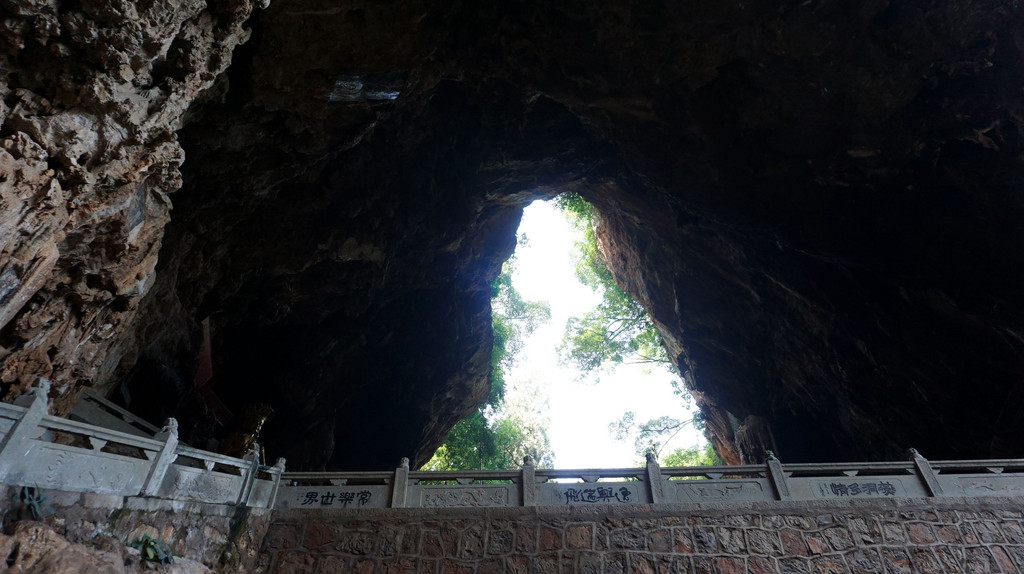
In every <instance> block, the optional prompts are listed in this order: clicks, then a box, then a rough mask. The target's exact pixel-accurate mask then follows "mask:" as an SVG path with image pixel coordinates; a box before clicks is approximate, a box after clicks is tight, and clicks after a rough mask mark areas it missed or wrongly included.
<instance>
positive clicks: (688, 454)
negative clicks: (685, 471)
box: [659, 443, 725, 466]
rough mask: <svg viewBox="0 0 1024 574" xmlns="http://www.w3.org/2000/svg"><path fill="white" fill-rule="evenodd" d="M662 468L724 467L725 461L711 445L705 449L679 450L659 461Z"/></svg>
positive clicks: (707, 445)
mask: <svg viewBox="0 0 1024 574" xmlns="http://www.w3.org/2000/svg"><path fill="white" fill-rule="evenodd" d="M659 464H661V466H722V465H724V464H725V461H724V460H722V457H720V456H718V453H717V452H715V447H714V445H712V444H711V443H708V444H706V445H704V448H703V449H701V448H698V447H691V448H677V449H675V450H674V451H672V452H670V453H668V454H666V455H665V457H664V458H662V459H661V460H660V461H659Z"/></svg>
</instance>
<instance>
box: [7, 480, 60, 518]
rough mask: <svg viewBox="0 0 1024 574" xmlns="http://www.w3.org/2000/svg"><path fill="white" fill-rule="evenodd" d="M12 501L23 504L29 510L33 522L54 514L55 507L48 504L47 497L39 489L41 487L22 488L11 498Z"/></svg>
mask: <svg viewBox="0 0 1024 574" xmlns="http://www.w3.org/2000/svg"><path fill="white" fill-rule="evenodd" d="M11 501H12V502H16V503H19V504H21V506H22V507H23V508H25V509H26V510H28V514H29V516H30V517H31V518H32V520H39V519H40V518H42V517H44V516H46V515H48V514H53V507H52V506H50V504H49V503H48V502H46V495H45V494H43V491H42V490H40V489H39V486H38V485H36V486H34V487H33V486H22V487H21V488H19V489H18V490H17V491H15V493H14V494H13V495H12V496H11Z"/></svg>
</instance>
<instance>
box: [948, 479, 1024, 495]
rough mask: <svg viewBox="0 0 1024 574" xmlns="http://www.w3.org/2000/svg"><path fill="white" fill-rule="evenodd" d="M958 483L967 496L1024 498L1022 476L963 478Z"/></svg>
mask: <svg viewBox="0 0 1024 574" xmlns="http://www.w3.org/2000/svg"><path fill="white" fill-rule="evenodd" d="M956 481H957V483H958V484H959V486H960V488H961V489H963V493H964V494H966V495H967V496H1024V477H1022V476H1012V475H1007V476H961V477H957V479H956Z"/></svg>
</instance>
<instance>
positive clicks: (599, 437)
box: [426, 196, 707, 470]
mask: <svg viewBox="0 0 1024 574" xmlns="http://www.w3.org/2000/svg"><path fill="white" fill-rule="evenodd" d="M570 197H571V196H570ZM570 201H572V200H571V199H570ZM576 201H578V202H580V203H578V204H577V206H582V207H583V209H586V210H589V209H590V208H589V205H587V204H585V203H582V200H580V199H578V198H576ZM567 204H568V202H566V201H565V200H564V199H563V200H562V201H559V200H558V199H556V200H552V201H535V202H534V203H532V204H531V205H529V206H527V207H526V209H525V211H524V214H523V219H522V223H521V224H520V227H519V230H518V242H517V246H516V250H515V253H514V254H513V256H512V257H511V258H510V260H509V261H508V262H507V263H506V264H505V268H504V270H503V276H502V277H499V280H498V283H499V284H501V283H502V281H504V282H505V283H504V284H505V285H507V284H508V283H510V284H511V287H512V292H513V293H517V294H518V298H517V299H516V301H517V302H514V303H511V304H510V303H508V302H507V299H506V298H505V297H506V296H507V294H508V293H507V292H506V293H505V294H504V295H502V294H499V295H498V296H497V297H496V299H495V300H494V302H493V305H492V306H493V307H494V309H495V316H496V317H497V319H496V320H495V333H496V337H500V336H501V333H502V332H504V331H505V328H504V327H502V326H501V325H499V323H501V322H502V318H501V317H502V315H503V314H508V315H510V316H512V318H510V319H509V320H508V321H507V323H508V324H511V327H510V328H509V330H510V331H516V330H518V335H519V338H518V340H516V341H515V342H514V343H512V344H510V345H506V348H507V349H508V356H507V357H506V358H505V359H501V360H500V362H499V363H498V364H497V366H496V371H497V372H498V375H497V378H498V379H499V380H501V379H503V381H504V382H503V387H504V400H503V401H502V402H498V403H497V404H498V406H497V408H494V407H485V408H484V409H483V411H482V412H481V413H479V414H477V415H474V416H475V417H476V421H475V423H474V422H473V421H471V420H470V419H466V420H464V421H463V422H461V423H460V426H457V427H456V429H454V430H453V431H452V434H450V435H449V438H448V439H447V440H446V446H443V447H442V449H441V450H439V451H438V454H437V455H435V458H434V459H433V460H432V461H431V462H430V463H428V465H427V467H426V468H433V469H438V470H440V469H449V468H452V467H455V466H462V467H486V466H487V465H488V461H486V460H484V459H485V458H486V457H485V456H484V455H483V454H480V453H476V455H473V456H470V457H469V459H468V460H467V459H465V458H462V459H460V460H458V461H456V460H454V459H451V460H447V461H443V460H442V459H443V458H444V456H445V455H446V451H445V449H446V448H447V445H448V443H458V442H459V441H462V446H461V447H458V448H452V449H450V450H451V451H455V450H460V449H461V450H465V449H466V443H467V442H472V441H473V440H479V438H478V437H479V436H480V435H481V434H486V432H484V433H481V432H480V429H479V428H477V429H476V430H474V429H473V428H472V427H473V425H474V424H475V425H477V427H482V426H484V425H489V426H490V428H491V429H492V430H493V433H494V436H495V437H496V438H495V441H494V442H496V443H498V444H497V445H496V446H495V449H496V450H497V451H501V449H502V448H504V449H505V450H506V451H508V452H507V453H505V454H504V456H502V453H500V452H499V453H498V459H499V462H495V461H494V460H493V459H492V460H490V462H489V464H491V465H498V466H500V465H511V467H512V468H517V467H518V463H519V462H521V456H522V454H523V452H524V450H523V445H524V444H528V445H529V446H528V447H527V448H526V451H527V453H528V454H531V456H533V458H534V459H535V460H537V461H538V462H539V463H540V464H541V465H542V466H553V467H555V468H626V467H637V466H642V465H643V463H642V461H643V455H642V452H643V450H646V449H649V448H650V445H649V443H650V441H649V440H648V441H643V442H644V444H647V446H644V445H643V444H641V442H642V441H637V440H636V439H637V437H638V434H639V431H640V429H639V428H638V427H639V425H641V424H642V423H645V422H648V421H652V419H659V418H660V419H661V421H662V422H665V421H668V423H669V425H670V426H671V423H672V422H673V420H674V422H675V423H677V425H676V426H678V428H673V430H672V431H670V432H667V433H663V434H662V435H660V436H656V437H654V438H655V441H656V443H655V445H654V446H655V448H656V449H657V452H658V453H659V458H660V459H661V460H662V461H663V463H664V462H669V463H672V462H674V461H675V464H676V465H678V464H680V463H679V462H678V455H677V457H676V459H673V458H671V457H670V456H668V455H670V454H671V453H672V452H674V451H677V450H678V449H695V450H697V451H699V452H701V453H703V452H704V451H705V449H706V446H707V440H706V439H705V438H704V436H703V434H702V432H701V431H700V430H698V429H695V428H694V425H693V424H692V422H691V421H692V420H693V414H694V412H695V409H696V407H694V406H693V405H692V401H690V400H689V397H688V396H684V395H681V394H679V393H678V392H675V391H676V388H677V387H678V385H679V382H678V381H679V380H680V377H679V375H678V374H676V373H675V372H674V371H673V370H672V368H671V366H670V365H668V364H667V362H662V361H657V360H650V355H644V354H643V353H632V354H631V353H628V352H626V353H618V354H617V355H619V356H621V360H620V361H616V360H614V359H613V360H603V361H602V360H600V358H598V359H597V360H595V359H594V358H593V355H594V353H591V355H588V356H587V357H588V360H583V359H577V360H574V358H573V356H572V355H570V349H572V347H571V346H570V345H569V343H568V339H567V337H569V335H568V333H570V331H571V329H570V327H571V325H573V324H581V323H586V320H585V318H586V317H587V316H588V313H591V314H594V313H597V312H598V311H597V310H598V308H599V306H600V305H602V303H603V302H606V301H607V300H608V298H607V297H605V296H604V295H603V293H604V291H605V290H604V289H602V288H601V287H600V286H597V285H595V287H594V288H592V287H591V286H588V285H585V284H583V283H581V281H580V278H579V277H578V272H577V267H578V266H579V265H580V261H581V260H585V259H586V254H587V253H588V252H587V237H586V234H585V229H587V228H589V226H590V222H589V220H588V219H585V218H580V217H579V215H578V208H577V212H576V215H575V216H574V211H573V209H572V208H566V207H565V205H567ZM590 236H591V237H590V238H591V243H590V245H591V247H590V249H591V251H590V253H591V255H592V256H593V254H594V253H596V251H594V247H593V243H592V236H593V234H592V233H591V234H590ZM598 257H599V256H598ZM584 267H585V263H584ZM601 269H603V266H602V267H601ZM583 274H584V275H586V274H587V272H586V271H584V272H583ZM591 277H593V274H592V273H591ZM594 282H595V281H594V280H591V281H590V282H589V283H591V284H593V283H594ZM501 289H507V287H502V286H499V293H501V291H500V290H501ZM620 293H621V292H620ZM513 297H514V298H515V297H516V296H515V295H513ZM627 299H628V301H630V302H632V299H631V298H628V297H627ZM634 305H635V304H634ZM606 306H607V305H606ZM506 307H509V308H506ZM637 307H638V306H637ZM511 308H514V309H511ZM545 308H546V309H549V310H550V317H547V320H544V319H545V318H546V317H545V315H547V313H546V312H545V311H544V310H543V309H545ZM524 310H525V311H524ZM640 311H641V313H640V315H641V316H642V321H643V322H645V324H649V323H647V319H646V314H645V313H643V312H642V309H641V310H640ZM524 314H526V315H530V317H531V318H530V320H529V321H526V322H528V323H530V325H529V327H528V328H523V322H522V321H520V320H519V319H517V318H516V317H520V318H521V317H522V316H523V315H524ZM619 314H621V313H619ZM607 315H608V314H607V313H606V314H605V316H607ZM517 321H519V322H518V323H517ZM512 336H513V337H515V336H516V335H515V334H513V335H512ZM641 338H642V337H641ZM498 346H499V345H496V347H498ZM648 346H649V345H648ZM499 354H500V353H499ZM499 354H496V357H499ZM596 354H597V355H601V353H596ZM604 355H605V357H607V356H609V353H608V351H605V353H604ZM612 355H613V356H614V355H616V353H612ZM645 357H646V359H647V360H645ZM663 358H664V357H663ZM499 359H500V357H499ZM581 363H586V364H588V365H589V366H590V367H589V370H588V369H587V366H586V365H584V366H581ZM674 383H675V386H674ZM628 413H632V415H629V414H628ZM630 416H631V417H632V418H629V417H630ZM624 417H626V418H624ZM471 418H472V417H471ZM630 421H632V422H633V423H634V424H632V425H626V424H625V423H628V422H630ZM613 423H617V426H618V428H620V429H623V430H629V429H632V431H633V432H631V433H623V432H621V431H620V432H619V435H620V436H619V437H618V438H616V436H615V433H614V432H613V430H614V429H612V428H611V427H612V425H613ZM678 423H682V424H681V425H679V424H678ZM627 427H628V428H627ZM510 433H511V434H510ZM516 433H519V434H516ZM477 448H478V449H479V447H477ZM469 450H471V451H472V450H473V449H472V448H471V449H469ZM512 451H515V452H512ZM535 453H536V454H535ZM453 454H454V453H453V452H447V455H448V456H453ZM545 455H546V456H545ZM439 457H440V458H439ZM686 464H694V465H696V464H700V463H699V462H696V461H690V462H687V463H686Z"/></svg>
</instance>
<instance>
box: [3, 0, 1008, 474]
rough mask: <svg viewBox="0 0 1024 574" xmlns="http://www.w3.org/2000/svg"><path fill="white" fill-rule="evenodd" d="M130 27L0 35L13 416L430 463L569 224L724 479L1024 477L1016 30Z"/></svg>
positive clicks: (510, 14)
mask: <svg viewBox="0 0 1024 574" xmlns="http://www.w3.org/2000/svg"><path fill="white" fill-rule="evenodd" d="M76 6H77V5H76ZM126 6H127V5H125V6H121V5H120V4H116V3H115V4H108V3H104V4H103V7H102V8H101V7H99V5H98V4H97V5H95V6H94V5H93V4H92V3H88V2H83V3H82V4H81V6H80V7H76V8H74V9H72V10H71V11H70V12H68V14H64V13H62V12H61V11H60V8H59V6H57V5H54V6H52V7H50V5H49V4H41V5H39V6H33V7H32V8H26V9H25V10H23V11H22V12H20V13H19V14H17V15H15V17H13V18H12V19H11V20H8V22H13V24H5V26H6V28H5V32H4V36H3V37H4V38H5V41H6V42H7V44H5V47H4V50H5V52H4V54H6V55H5V58H6V60H5V64H4V66H5V72H6V71H9V80H8V87H7V88H5V89H6V90H7V91H6V92H4V102H5V107H4V108H3V109H2V111H3V113H4V114H5V115H4V127H3V130H4V131H3V132H2V133H0V135H2V136H3V145H2V147H3V149H4V150H6V152H5V153H6V154H7V155H6V156H3V157H0V168H2V169H4V170H7V171H5V172H4V173H9V172H10V173H14V171H16V170H17V171H18V173H19V174H21V175H19V176H17V177H11V176H7V180H6V181H5V183H4V184H3V185H4V187H3V188H2V190H3V191H2V193H3V196H2V197H3V203H2V204H0V210H4V211H2V213H4V217H3V219H0V237H3V238H5V239H4V240H3V243H2V244H0V249H3V251H2V252H0V256H2V257H0V302H3V303H2V304H3V308H2V311H0V320H2V321H4V322H5V324H4V325H3V327H2V331H0V345H2V349H0V353H3V354H5V355H6V358H5V359H4V366H3V370H2V376H3V381H4V382H5V383H7V384H8V385H11V389H12V390H13V391H15V392H13V393H9V395H8V396H11V395H13V394H16V393H17V391H18V390H19V389H20V388H21V386H23V385H24V384H26V383H27V382H28V381H29V379H30V378H31V377H32V376H35V375H38V374H50V375H51V376H53V377H54V378H55V379H56V380H57V381H58V382H59V384H58V385H57V386H56V387H55V388H57V389H59V390H60V392H61V393H66V395H62V396H66V397H71V396H73V394H74V393H73V392H72V391H71V389H72V388H73V387H74V385H75V384H76V383H77V384H96V385H98V387H99V388H100V389H102V390H107V391H113V390H115V389H117V388H121V389H124V390H125V391H126V394H127V396H129V397H130V401H131V407H132V408H133V410H137V411H139V412H141V413H143V414H146V416H148V417H150V418H152V419H154V420H159V419H160V418H162V417H164V416H168V415H176V416H178V417H179V418H181V419H182V420H183V421H184V422H183V427H182V428H183V434H185V435H186V436H188V437H189V438H190V439H191V440H192V442H198V443H200V446H203V445H202V441H204V440H205V439H207V438H210V437H219V436H222V435H223V433H224V432H225V427H224V426H223V424H222V423H225V422H226V424H227V425H231V424H233V423H231V422H227V421H226V419H228V418H229V417H230V415H231V414H234V415H235V416H236V418H238V417H239V416H240V414H241V413H242V411H243V409H244V407H245V405H246V404H249V403H255V402H268V403H270V404H272V405H273V406H274V408H275V410H276V411H277V413H276V414H275V416H274V417H273V418H272V419H270V421H268V423H267V425H266V427H264V432H265V436H264V442H265V443H266V447H267V450H268V453H269V454H270V456H272V457H273V456H278V455H284V456H286V457H287V458H288V460H289V468H293V469H297V468H308V469H317V468H349V469H354V468H387V467H390V466H393V465H394V464H395V463H396V462H397V460H398V458H399V457H401V456H409V457H410V458H412V459H413V463H414V464H415V463H417V462H423V461H424V460H426V458H427V457H429V455H430V453H431V452H432V450H433V449H434V448H435V447H436V446H437V445H438V444H439V443H440V441H441V440H442V439H443V437H444V434H445V432H446V431H447V429H448V428H449V427H450V426H451V425H452V424H454V422H455V421H456V420H458V418H459V417H460V416H463V415H465V414H467V413H468V412H469V411H470V410H471V409H472V408H474V406H475V404H477V403H478V402H479V401H480V400H481V399H482V398H483V397H484V396H485V395H486V393H487V389H488V369H489V356H488V354H489V350H490V346H491V335H490V310H489V306H488V298H489V287H488V284H489V282H490V281H491V279H492V278H493V277H494V276H495V275H496V274H497V272H498V270H499V267H500V263H501V261H502V260H503V259H504V257H506V256H507V255H508V253H509V252H510V251H511V249H512V248H513V246H514V232H515V227H516V224H517V222H518V220H519V217H520V213H521V207H522V206H523V205H524V204H526V203H528V202H529V201H531V200H533V199H536V198H547V197H552V196H554V195H556V194H557V193H559V192H562V191H576V192H578V193H580V194H582V195H583V196H584V197H585V198H587V199H588V200H590V201H591V202H592V203H594V205H595V206H596V207H597V209H598V211H599V212H600V214H601V216H602V225H601V230H600V233H599V236H600V240H601V243H602V249H603V251H604V253H605V254H606V256H607V257H608V259H609V260H610V262H611V263H612V267H613V268H614V272H615V275H616V277H617V279H618V280H619V281H620V283H621V284H622V285H623V286H624V287H625V288H626V289H627V290H629V291H630V292H631V293H633V294H634V295H635V296H636V297H637V299H638V300H640V301H641V302H642V303H643V304H644V306H645V307H647V308H648V310H649V311H650V313H651V315H652V317H653V318H654V320H655V322H656V323H657V325H658V326H659V329H660V330H661V331H662V333H663V335H664V337H665V339H666V341H667V344H668V347H669V351H670V354H671V355H672V357H673V360H674V361H675V362H676V364H677V365H678V366H679V367H680V369H681V370H682V371H683V372H685V373H686V382H687V384H688V385H689V386H690V388H691V389H692V390H693V391H694V394H695V395H696V396H697V399H698V402H699V403H700V404H701V406H702V409H703V410H704V413H705V416H706V417H707V419H708V425H709V429H710V432H711V433H712V435H713V438H714V440H715V442H716V445H717V446H718V449H719V451H720V453H722V454H723V456H724V457H725V458H726V459H727V460H729V461H731V462H739V461H743V460H746V461H752V460H758V459H760V458H761V457H762V456H763V452H764V450H765V449H766V448H774V450H775V451H776V452H777V453H778V454H779V456H780V457H782V458H784V459H785V460H787V461H800V460H824V459H831V460H839V459H864V458H876V459H877V458H892V457H901V456H902V453H903V450H904V449H905V448H907V447H911V446H915V447H917V448H918V449H920V450H921V452H922V453H924V454H925V455H926V456H928V457H930V458H947V457H953V458H956V457H972V458H973V457H982V456H1024V451H1022V450H1021V448H1022V447H1021V446H1020V443H1019V441H1017V440H1015V439H1014V438H1013V437H1016V436H1019V435H1020V433H1021V432H1022V431H1024V415H1022V414H1021V413H1024V386H1022V384H1021V381H1022V377H1024V335H1022V334H1024V324H1022V321H1024V266H1022V263H1024V261H1022V257H1024V256H1022V254H1024V249H1022V247H1024V225H1022V224H1021V221H1022V217H1024V204H1022V202H1021V201H1020V194H1019V188H1020V186H1021V184H1022V183H1024V159H1022V158H1024V148H1022V137H1024V94H1022V92H1021V91H1020V85H1021V79H1022V70H1024V62H1022V58H1021V56H1022V54H1021V51H1022V46H1024V8H1022V6H1021V5H1020V4H1019V3H1014V2H985V1H968V2H964V1H953V0H948V1H938V2H926V3H925V2H910V3H908V2H902V3H897V2H888V1H884V0H877V1H869V2H860V3H837V2H827V1H815V2H764V1H755V2H743V3H732V4H730V3H722V2H710V1H709V2H702V1H692V2H628V1H625V0H606V1H602V2H587V3H572V4H566V5H559V6H553V5H551V3H544V2H532V1H524V2H514V3H513V2H509V3H483V4H477V3H437V2H430V1H428V2H403V1H395V2H386V3H380V2H358V1H357V2H346V3H343V4H338V3H336V2H328V1H326V0H291V1H287V2H284V1H282V2H275V3H274V4H272V5H270V6H269V8H267V9H266V10H262V11H259V12H258V13H257V14H256V15H255V16H253V17H252V18H251V19H250V20H249V21H247V22H246V21H245V19H246V18H247V17H248V16H249V14H250V11H251V6H249V5H248V4H244V3H225V4H223V5H222V4H220V3H210V4H203V3H201V2H200V3H195V4H192V3H184V4H177V5H174V6H171V5H165V4H162V3H159V2H158V3H151V4H145V6H146V8H145V9H143V8H140V7H138V6H136V5H134V4H133V5H132V6H130V7H126ZM140 6H141V5H140ZM140 10H141V12H140ZM48 15H49V16H48ZM50 22H55V24H53V25H52V26H51V25H50V24H49V23H50ZM53 26H56V28H53ZM90 26H91V27H90ZM249 28H251V29H252V30H253V33H252V38H251V40H250V41H249V42H248V43H246V44H244V45H242V46H241V47H238V48H235V47H236V46H237V45H238V44H239V43H240V42H241V41H243V40H244V39H245V38H246V36H247V32H246V31H245V30H247V29H249ZM51 29H55V30H57V32H54V33H50V32H49V31H50V30H51ZM90 30H92V32H90ZM41 34H42V37H41V36H40V35H41ZM90 34H94V35H92V36H90ZM103 34H107V36H104V35H103ZM122 36H123V38H122ZM108 37H110V38H121V39H120V40H113V39H112V40H106V39H104V40H103V41H98V40H96V41H91V40H88V39H89V38H108ZM140 38H141V39H140ZM19 42H20V44H19ZM60 46H63V48H60ZM232 49H234V52H233V53H232V52H231V50H232ZM68 53H69V54H70V55H65V56H62V54H68ZM138 54H144V55H145V56H139V55H138ZM229 60H230V66H228V63H229ZM35 62H41V64H39V65H33V63H35ZM43 64H45V67H41V66H43ZM225 67H226V71H225V72H224V73H222V74H220V76H217V74H218V73H219V72H220V71H221V70H224V69H225ZM43 69H45V70H47V71H46V73H41V72H38V70H43ZM33 70H36V71H37V72H35V73H33ZM63 70H67V71H66V72H63ZM76 70H79V71H76ZM12 74H13V76H12ZM75 74H78V75H77V76H76V75H75ZM11 77H13V78H14V79H15V80H17V82H15V81H12V80H11V79H10V78H11ZM96 78H99V79H96ZM211 85H212V86H214V87H213V88H210V89H207V90H206V91H205V92H203V91H202V90H203V89H204V88H209V86H211ZM83 86H85V87H83ZM72 87H74V89H72ZM75 90H77V91H75ZM199 94H206V96H204V97H203V98H202V101H196V98H197V96H198V95H199ZM186 110H188V113H187V115H186V114H185V111H186ZM40 118H42V119H40ZM185 120H187V121H185ZM182 123H184V124H185V125H184V127H183V128H181V129H179V127H180V125H181V124H182ZM179 140H180V142H181V144H180V147H179V144H178V143H177V142H178V141H179ZM182 149H183V150H184V157H185V158H187V160H186V161H185V163H184V164H183V165H181V167H180V173H181V179H180V180H179V179H178V177H179V176H178V173H179V171H178V164H179V163H180V162H181V160H182V154H181V150H182ZM83 165H84V167H83ZM108 175H109V178H107V177H106V176H108ZM179 185H180V186H181V189H179V190H178V191H174V190H175V188H177V187H179ZM171 192H174V194H173V196H171V197H173V200H174V210H173V211H169V206H170V204H169V200H168V199H167V198H168V194H170V193H171ZM132 214H134V215H132ZM168 218H170V221H169V223H168ZM165 229H166V232H164V230H165ZM20 230H26V231H25V232H22V231H20ZM7 238H10V239H7ZM158 252H159V264H157V265H156V272H155V275H154V273H153V265H154V263H155V262H156V257H157V253H158ZM11 269H13V271H10V270H11ZM147 293H148V295H146V296H145V298H144V299H143V300H142V301H141V303H140V299H141V298H142V297H143V295H145V294H147ZM204 322H205V324H206V325H208V326H209V332H210V337H209V341H210V345H209V348H210V352H209V353H208V354H207V353H206V351H205V350H203V339H204V335H203V332H204V327H203V326H202V325H203V324H204ZM207 355H208V356H209V358H210V361H211V362H212V367H213V368H212V372H213V378H212V379H209V380H207V378H206V377H205V376H201V377H198V378H197V377H196V373H197V368H198V366H199V365H200V364H201V363H202V362H203V361H204V360H205V357H206V356H207ZM121 394H125V393H121ZM119 396H120V395H119ZM66 400H70V398H68V399H66Z"/></svg>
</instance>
